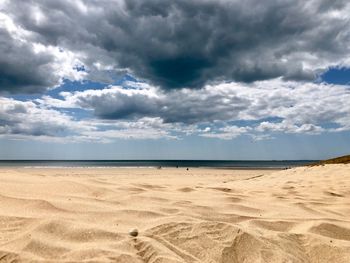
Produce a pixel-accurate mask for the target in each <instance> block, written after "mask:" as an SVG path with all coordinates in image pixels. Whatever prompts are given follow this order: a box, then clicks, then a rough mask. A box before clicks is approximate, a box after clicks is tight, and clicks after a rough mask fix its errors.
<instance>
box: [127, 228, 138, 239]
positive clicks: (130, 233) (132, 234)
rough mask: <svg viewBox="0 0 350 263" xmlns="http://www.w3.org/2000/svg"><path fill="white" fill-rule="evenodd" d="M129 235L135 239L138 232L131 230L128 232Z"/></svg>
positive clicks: (134, 229)
mask: <svg viewBox="0 0 350 263" xmlns="http://www.w3.org/2000/svg"><path fill="white" fill-rule="evenodd" d="M129 235H130V236H132V237H137V236H138V235H139V231H138V230H137V229H136V228H132V229H130V230H129Z"/></svg>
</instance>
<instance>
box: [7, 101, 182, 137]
mask: <svg viewBox="0 0 350 263" xmlns="http://www.w3.org/2000/svg"><path fill="white" fill-rule="evenodd" d="M187 131H188V129H187ZM173 132H181V133H182V134H183V133H185V132H186V129H182V128H180V127H178V126H176V125H169V124H164V123H163V121H162V120H161V119H159V118H147V117H145V118H141V119H139V120H137V121H112V122H111V121H108V120H106V121H103V120H96V119H84V120H77V119H75V118H73V116H71V115H69V114H68V113H63V112H61V111H58V110H55V109H50V108H47V107H42V106H40V105H38V104H37V103H35V102H33V101H19V100H15V99H9V98H1V97H0V137H5V138H10V139H30V140H41V141H49V142H63V143H66V142H68V141H69V142H86V141H89V142H102V143H103V142H110V141H112V140H114V139H159V138H166V139H177V136H176V135H173V134H172V133H173Z"/></svg>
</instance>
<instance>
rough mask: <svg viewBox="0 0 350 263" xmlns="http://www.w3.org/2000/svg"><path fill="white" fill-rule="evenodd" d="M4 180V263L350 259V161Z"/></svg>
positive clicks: (16, 172)
mask: <svg viewBox="0 0 350 263" xmlns="http://www.w3.org/2000/svg"><path fill="white" fill-rule="evenodd" d="M0 182H1V184H0V262H123V263H129V262H135V263H136V262H149V263H151V262H153V263H162V262H169V263H175V262H208V263H209V262H210V263H212V262H220V263H228V262H249V263H250V262H269V263H270V262H344V263H345V262H346V263H348V262H350V165H349V164H347V165H326V166H317V167H300V168H295V169H290V170H283V171H277V172H276V171H271V170H251V171H248V170H221V169H190V170H189V171H186V169H182V168H179V169H175V168H174V169H170V168H169V169H161V170H157V169H121V168H119V169H78V168H75V169H32V168H31V169H24V168H22V169H19V168H16V169H13V168H1V169H0ZM132 228H137V230H138V232H139V233H138V236H137V237H136V238H134V237H131V236H129V234H128V232H129V230H130V229H132Z"/></svg>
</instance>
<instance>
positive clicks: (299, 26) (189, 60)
mask: <svg viewBox="0 0 350 263" xmlns="http://www.w3.org/2000/svg"><path fill="white" fill-rule="evenodd" d="M0 9H2V12H3V13H4V14H6V15H7V16H8V17H9V18H10V19H11V21H13V24H14V25H15V26H16V27H17V28H18V30H16V31H18V32H20V31H21V30H22V31H24V32H26V34H22V36H21V37H22V38H23V39H25V41H26V43H25V44H18V43H17V44H16V43H15V42H14V40H13V39H14V33H13V32H10V33H6V32H5V33H2V34H3V35H2V36H1V40H2V41H3V42H4V43H3V44H2V46H4V47H7V49H6V51H7V54H8V56H9V57H11V58H12V59H6V61H5V62H6V63H7V64H6V65H8V68H9V69H11V70H10V71H9V72H10V73H11V74H13V76H12V75H10V73H8V72H1V71H0V74H1V76H3V78H2V79H5V77H6V79H7V82H6V83H2V84H1V86H2V89H4V86H6V87H8V88H6V89H7V90H10V91H13V92H15V91H17V90H18V89H22V90H24V87H28V88H27V89H28V91H29V92H30V91H33V90H39V91H40V90H43V88H45V87H48V86H53V85H56V84H57V83H59V79H60V78H62V76H57V75H56V74H55V72H54V71H52V70H51V65H52V63H53V62H52V61H53V60H54V59H53V57H52V54H50V53H46V52H44V53H33V52H32V49H31V48H30V44H33V43H39V44H41V45H43V46H45V47H48V46H50V47H56V48H60V49H62V50H64V51H65V52H68V53H69V52H70V53H69V54H71V55H72V56H73V54H78V55H79V56H78V58H79V60H80V61H81V62H82V63H83V64H84V65H85V66H86V69H87V72H88V74H89V75H88V76H85V78H92V79H99V80H100V81H103V80H104V78H106V76H104V74H103V72H104V71H106V70H107V71H110V70H113V71H114V72H119V73H120V72H129V73H131V74H133V75H134V76H135V77H137V78H139V79H144V80H146V81H147V82H149V83H150V84H152V85H154V86H159V87H160V88H162V89H166V90H169V89H174V88H175V89H176V88H184V87H185V88H201V87H203V86H204V85H206V84H208V83H213V82H223V81H225V82H234V81H235V82H237V81H240V82H245V83H251V82H254V81H256V80H269V79H275V78H278V77H281V78H283V79H284V80H296V81H305V80H306V81H309V80H314V79H316V77H317V75H318V74H319V73H320V72H322V71H324V70H326V69H327V68H328V67H330V66H334V65H343V66H346V65H347V66H349V65H350V58H349V54H350V47H349V45H348V43H349V40H350V26H349V15H348V14H349V12H350V3H349V1H346V0H335V1H332V4H329V1H327V0H313V1H302V0H297V1H295V0H293V1H292V0H290V1H289V0H288V1H280V0H273V1H267V2H266V1H264V2H262V1H259V0H248V1H236V0H235V1H227V0H219V1H217V0H215V1H214V0H205V1H199V0H194V1H185V0H179V1H171V0H147V1H136V0H128V1H122V0H118V1H107V0H102V1H101V0H100V1H78V0H77V1H66V0H64V1H41V0H39V1H25V2H23V1H16V0H15V1H7V2H6V4H4V5H3V6H2V8H0ZM13 44H15V45H13ZM11 46H13V48H9V47H11ZM3 53H5V50H4V49H2V50H1V54H3ZM20 58H24V59H25V61H24V62H21V59H20ZM5 62H3V63H5ZM21 65H26V67H27V68H30V71H31V72H30V74H29V73H28V74H27V75H26V74H24V72H25V70H24V68H23V67H21ZM1 68H3V67H1ZM16 69H17V70H16ZM66 75H67V74H64V77H66ZM68 75H69V74H68ZM43 76H46V78H43ZM106 81H108V78H107V79H106ZM11 86H12V88H10V87H11Z"/></svg>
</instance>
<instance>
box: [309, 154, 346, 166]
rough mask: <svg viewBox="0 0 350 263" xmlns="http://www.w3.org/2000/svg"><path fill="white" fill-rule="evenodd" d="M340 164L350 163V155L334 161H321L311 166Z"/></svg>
mask: <svg viewBox="0 0 350 263" xmlns="http://www.w3.org/2000/svg"><path fill="white" fill-rule="evenodd" d="M339 163H350V155H345V156H341V157H337V158H333V159H328V160H323V161H319V162H317V163H313V164H311V166H315V165H324V164H339Z"/></svg>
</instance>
